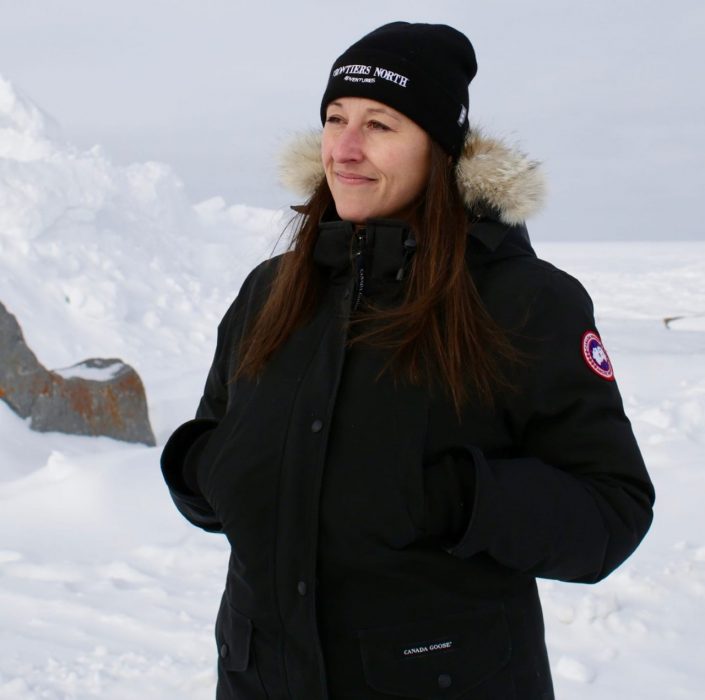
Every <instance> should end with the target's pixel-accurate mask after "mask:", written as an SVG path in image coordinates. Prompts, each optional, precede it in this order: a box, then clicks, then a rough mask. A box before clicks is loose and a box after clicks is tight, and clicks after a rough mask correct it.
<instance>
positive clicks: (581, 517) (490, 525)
mask: <svg viewBox="0 0 705 700" xmlns="http://www.w3.org/2000/svg"><path fill="white" fill-rule="evenodd" d="M366 234H367V239H366V240H367V251H366V255H367V258H366V259H367V261H368V264H367V266H366V278H365V287H364V294H365V297H366V298H367V299H368V300H371V301H377V300H383V301H384V302H385V303H386V302H388V301H389V300H393V299H395V298H397V297H398V294H399V290H400V289H401V287H402V286H403V284H404V281H403V280H401V281H400V280H399V279H398V277H400V276H401V275H399V274H398V272H399V270H400V269H404V266H405V264H407V263H408V255H407V254H406V249H405V248H404V245H403V244H404V241H405V240H406V239H407V237H408V231H407V230H406V229H405V227H404V225H403V224H402V223H401V222H391V221H381V220H380V221H373V222H369V224H368V226H367V231H366ZM353 235H354V231H353V227H352V225H351V224H349V223H347V222H330V223H327V224H323V225H322V226H321V231H320V235H319V241H318V244H317V247H316V252H315V258H316V263H317V265H318V266H319V268H320V269H321V271H322V274H323V276H324V279H325V283H324V285H323V291H322V294H321V297H320V301H319V304H318V306H317V309H316V311H315V314H314V316H313V318H312V319H311V320H310V322H308V323H307V324H306V326H305V327H303V328H301V329H300V330H298V331H296V332H295V333H294V334H293V335H292V336H291V337H290V338H289V339H288V341H287V342H286V343H285V344H284V346H283V347H282V348H281V349H280V350H279V351H278V352H277V353H276V355H275V356H274V357H273V358H272V359H271V361H270V362H269V363H268V365H267V366H266V369H265V371H264V372H263V374H262V376H261V377H260V378H259V380H258V381H250V380H247V379H242V378H240V379H238V380H236V381H233V380H232V377H233V376H234V374H235V369H236V364H237V349H238V346H239V343H240V340H241V338H242V334H243V329H244V328H245V327H247V325H248V324H249V323H251V321H252V319H253V317H254V316H255V315H256V313H257V311H258V309H259V308H260V307H261V304H262V303H263V301H264V299H265V298H266V294H267V290H268V287H269V284H270V282H271V279H272V276H273V275H274V273H275V271H276V267H277V264H278V258H275V259H273V260H271V261H268V262H266V263H264V264H262V265H260V266H259V267H258V268H256V269H255V270H254V271H253V272H252V273H251V274H250V275H249V276H248V278H247V279H246V280H245V282H244V284H243V285H242V288H241V290H240V293H239V295H238V298H237V299H236V300H235V302H234V303H233V305H232V306H231V308H230V309H229V310H228V312H227V313H226V315H225V317H224V319H223V321H222V322H221V324H220V327H219V331H218V344H217V349H216V354H215V359H214V362H213V365H212V368H211V371H210V373H209V376H208V379H207V382H206V387H205V391H204V394H203V397H202V399H201V402H200V405H199V407H198V411H197V417H196V419H195V420H193V421H189V422H188V423H186V424H184V425H183V426H181V427H180V428H179V429H178V430H177V431H176V432H175V433H174V434H173V435H172V437H171V438H170V440H169V441H168V443H167V445H166V446H165V449H164V453H163V456H162V468H163V472H164V475H165V478H166V480H167V483H168V485H169V488H170V492H171V495H172V497H173V499H174V501H175V503H176V505H177V507H178V508H179V510H180V511H181V513H182V514H183V515H184V516H185V517H186V518H187V519H189V520H190V521H191V522H192V523H194V524H195V525H197V526H199V527H202V528H204V529H206V530H210V531H214V532H223V533H224V534H225V535H226V536H227V538H228V540H229V542H230V544H231V547H232V554H231V558H230V564H229V571H228V576H227V582H226V587H225V592H224V595H223V599H222V603H221V607H220V611H219V613H218V618H217V623H216V640H217V645H218V653H219V655H220V658H219V667H218V670H219V681H218V695H217V697H218V700H231V699H232V700H235V699H237V700H259V699H260V698H262V699H264V698H268V699H269V700H285V699H286V700H326V699H330V700H384V699H390V698H397V699H399V698H402V699H404V698H406V699H412V698H415V699H424V700H429V699H436V698H437V699H441V698H448V699H457V700H460V699H462V700H489V699H490V698H491V699H492V700H500V699H501V700H512V699H515V698H516V699H517V700H547V699H550V698H552V697H553V691H552V686H551V679H550V672H549V668H548V660H547V655H546V648H545V643H544V633H543V621H542V615H541V608H540V604H539V600H538V595H537V590H536V584H535V577H545V578H552V579H559V580H564V581H579V582H595V581H598V580H600V579H601V578H603V577H604V576H606V575H607V574H609V573H610V572H611V571H612V570H613V569H614V568H615V567H616V566H618V565H619V564H620V563H621V562H622V561H623V560H624V559H625V558H626V557H627V556H629V554H630V553H631V552H632V551H633V550H634V548H635V547H636V546H637V544H638V543H639V541H640V540H641V538H642V537H643V536H644V534H645V532H646V531H647V529H648V527H649V524H650V522H651V507H652V504H653V490H652V486H651V483H650V481H649V478H648V476H647V473H646V470H645V467H644V464H643V461H642V458H641V455H640V453H639V449H638V447H637V444H636V442H635V440H634V436H633V433H632V430H631V427H630V424H629V421H628V419H627V418H626V416H625V414H624V411H623V407H622V401H621V398H620V395H619V392H618V389H617V384H616V382H615V381H614V378H613V377H612V376H611V365H610V362H609V359H608V358H607V357H606V356H605V355H598V356H597V359H598V363H597V365H596V364H595V362H594V360H591V355H590V352H589V350H590V349H594V348H595V346H597V347H598V348H599V352H602V348H601V346H600V341H599V335H598V332H597V329H596V328H595V322H594V318H593V310H592V304H591V302H590V299H589V297H588V295H587V293H586V292H585V290H584V289H583V288H582V287H581V286H580V284H579V283H578V282H577V281H576V280H575V279H573V278H572V277H570V276H569V275H567V274H566V273H564V272H562V271H560V270H558V269H557V268H555V267H553V266H552V265H550V264H549V263H547V262H544V261H542V260H539V259H538V258H537V257H536V256H535V254H534V251H533V250H532V248H531V245H530V243H529V239H528V235H527V233H526V229H525V227H524V226H523V225H521V224H518V225H508V224H506V223H502V222H501V221H499V220H498V219H497V218H496V217H493V216H487V215H485V216H483V217H476V220H475V222H474V223H473V224H472V225H471V227H470V230H469V234H468V252H467V264H468V267H469V269H470V272H471V275H472V277H473V280H474V282H475V285H476V287H477V289H478V291H479V293H480V296H481V298H482V300H483V303H484V305H485V307H486V309H487V311H488V312H489V313H490V315H491V316H492V317H493V318H494V320H495V321H496V322H497V323H498V324H499V325H500V326H501V327H502V328H504V329H505V331H506V332H507V333H508V334H509V337H510V338H511V340H512V342H513V343H514V344H515V346H516V347H517V348H518V349H519V350H520V351H521V353H522V355H523V356H524V357H525V358H527V360H526V362H524V363H523V364H522V365H520V366H513V367H512V368H507V371H508V372H510V377H511V379H512V382H513V384H514V390H513V391H512V392H510V393H504V394H501V395H500V397H499V398H498V400H497V403H496V405H495V406H494V407H493V408H492V409H490V408H488V406H487V404H485V403H483V402H481V401H480V400H478V399H473V398H472V397H471V398H470V400H469V401H468V402H467V404H465V405H464V407H463V409H462V412H461V414H460V415H457V414H456V412H455V409H454V407H453V404H452V402H451V401H450V400H449V398H448V396H447V394H446V393H445V392H444V391H443V390H441V389H439V390H438V391H429V390H427V389H425V388H423V387H419V386H411V385H409V384H408V383H405V382H399V381H395V380H394V378H393V377H392V376H390V374H389V373H386V374H382V376H381V377H379V375H380V370H381V369H382V368H383V367H384V366H385V364H386V356H385V353H384V351H382V350H379V349H375V348H372V347H369V346H367V345H364V344H354V345H352V346H350V345H349V344H348V342H347V340H348V325H347V322H348V320H349V317H350V314H351V309H352V308H353V306H354V304H355V303H356V302H357V297H358V292H359V279H360V276H359V273H358V272H357V271H356V269H355V267H354V265H353V262H352V260H351V257H350V249H351V237H352V236H353ZM585 348H588V349H587V350H586V349H585ZM600 361H601V362H600ZM185 463H188V465H189V467H188V469H190V470H195V473H196V484H195V485H194V483H193V480H191V481H189V482H188V483H190V486H187V481H188V479H187V480H186V481H185V472H184V469H185V467H184V465H185ZM430 474H431V475H433V477H434V478H433V479H432V480H430V481H429V480H428V476H429V475H430ZM443 483H445V484H446V486H447V489H446V490H447V491H448V492H449V493H451V494H453V492H454V490H457V491H458V493H457V499H456V500H455V501H454V500H453V496H452V495H451V497H450V499H449V500H448V507H449V508H451V509H452V508H455V509H456V510H457V513H458V514H463V518H462V520H461V522H463V531H462V532H456V533H453V538H452V541H451V540H448V539H447V538H440V537H438V536H437V533H435V532H432V531H430V530H429V527H428V521H427V517H428V503H429V501H430V499H431V498H437V497H438V494H437V493H434V494H429V492H428V489H429V484H434V488H440V489H441V492H442V490H443ZM439 484H440V486H439Z"/></svg>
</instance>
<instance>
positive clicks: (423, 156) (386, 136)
mask: <svg viewBox="0 0 705 700" xmlns="http://www.w3.org/2000/svg"><path fill="white" fill-rule="evenodd" d="M430 155H431V140H430V138H429V136H428V134H427V133H426V132H425V131H424V130H423V129H422V128H421V127H420V126H418V125H417V124H416V123H415V122H413V121H411V119H409V118H408V117H405V116H404V115H403V114H401V113H400V112H397V111H396V110H394V109H392V108H391V107H388V106H387V105H384V104H382V103H381V102H376V101H374V100H368V99H366V98H363V97H342V98H339V99H337V100H335V101H334V102H331V103H330V104H329V105H328V108H327V110H326V122H325V126H324V128H323V140H322V144H321V158H322V160H323V167H324V169H325V173H326V180H327V181H328V187H330V191H331V193H332V194H333V199H334V200H335V207H336V209H337V211H338V216H339V217H340V218H341V219H344V220H347V221H353V222H355V223H363V222H364V221H366V220H367V219H370V218H373V217H384V218H403V217H404V215H405V214H406V213H407V212H408V209H409V208H410V205H411V204H412V202H413V201H414V200H415V199H416V198H417V197H418V196H419V194H420V193H421V191H422V190H423V188H424V187H425V185H426V181H427V180H428V173H429V169H430Z"/></svg>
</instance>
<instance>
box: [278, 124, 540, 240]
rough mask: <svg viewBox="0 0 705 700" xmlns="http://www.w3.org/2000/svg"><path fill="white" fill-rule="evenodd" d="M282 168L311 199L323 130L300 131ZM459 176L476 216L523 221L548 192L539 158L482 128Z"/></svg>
mask: <svg viewBox="0 0 705 700" xmlns="http://www.w3.org/2000/svg"><path fill="white" fill-rule="evenodd" d="M279 170H280V173H279V174H280V179H281V181H282V184H283V185H284V186H285V187H287V188H288V189H291V190H292V191H293V192H295V193H296V194H297V195H299V196H300V197H303V198H305V199H308V198H309V197H310V196H311V194H313V192H314V190H315V189H316V187H317V186H318V184H319V183H320V181H321V179H322V178H323V177H324V171H323V166H322V164H321V132H320V130H318V131H311V132H307V133H303V134H299V135H297V136H295V137H294V138H293V139H292V140H291V142H290V143H289V145H288V146H287V147H286V148H285V149H284V151H283V152H282V155H281V158H280V168H279ZM456 179H457V182H458V187H459V189H460V192H461V194H462V195H463V200H464V201H465V204H466V206H467V208H468V210H469V212H470V213H471V215H472V216H473V217H474V218H475V219H476V220H496V221H499V222H501V223H503V224H506V225H508V226H516V225H519V224H522V223H523V222H524V221H526V219H528V218H529V217H531V216H532V215H534V214H536V213H537V212H538V211H539V209H540V208H541V206H542V204H543V200H544V196H545V189H546V188H545V181H544V177H543V173H542V172H541V169H540V167H539V163H538V162H537V161H535V160H530V159H529V158H528V157H527V156H526V155H525V154H524V153H522V152H521V151H519V150H517V149H516V148H514V147H511V146H509V145H507V144H506V143H504V142H503V141H501V140H499V139H495V138H489V137H486V136H485V135H484V134H483V133H482V131H481V130H480V129H478V128H472V129H471V131H470V133H469V135H468V138H467V139H466V141H465V146H464V147H463V151H462V153H461V155H460V158H459V159H458V163H457V165H456ZM497 245H499V243H497Z"/></svg>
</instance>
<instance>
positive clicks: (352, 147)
mask: <svg viewBox="0 0 705 700" xmlns="http://www.w3.org/2000/svg"><path fill="white" fill-rule="evenodd" d="M331 155H332V156H333V160H334V161H335V162H336V163H349V162H359V161H361V160H362V159H363V157H364V156H363V143H362V134H361V133H360V130H359V128H357V127H356V126H355V125H353V124H347V125H346V126H345V128H344V129H342V130H341V131H340V132H338V134H337V135H336V137H335V143H334V144H333V148H332V150H331Z"/></svg>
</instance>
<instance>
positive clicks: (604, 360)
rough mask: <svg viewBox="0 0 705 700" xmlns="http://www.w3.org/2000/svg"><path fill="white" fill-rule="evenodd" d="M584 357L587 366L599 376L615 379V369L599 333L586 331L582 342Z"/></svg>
mask: <svg viewBox="0 0 705 700" xmlns="http://www.w3.org/2000/svg"><path fill="white" fill-rule="evenodd" d="M581 346H582V352H583V359H584V360H585V362H586V363H587V366H588V367H589V368H590V369H591V370H592V371H593V372H594V373H595V374H596V375H597V376H598V377H602V378H603V379H607V380H608V381H614V370H613V369H612V363H611V362H610V358H609V356H608V355H607V351H606V350H605V348H604V346H603V345H602V341H601V340H600V337H599V336H598V335H597V333H594V332H593V331H585V333H583V339H582V342H581Z"/></svg>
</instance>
